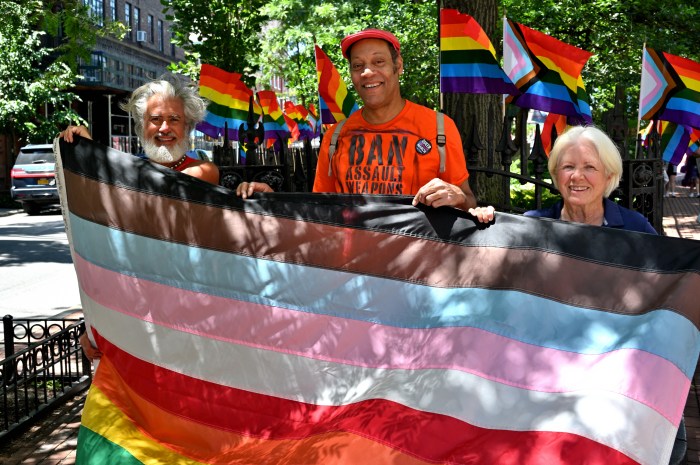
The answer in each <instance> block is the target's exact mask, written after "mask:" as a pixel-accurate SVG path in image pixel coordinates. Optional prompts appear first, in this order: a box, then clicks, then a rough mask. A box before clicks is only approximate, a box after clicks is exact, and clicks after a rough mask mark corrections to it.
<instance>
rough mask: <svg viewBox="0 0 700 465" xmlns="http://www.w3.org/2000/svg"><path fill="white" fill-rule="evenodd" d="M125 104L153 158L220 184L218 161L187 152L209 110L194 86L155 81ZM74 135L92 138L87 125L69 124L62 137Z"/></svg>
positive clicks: (71, 139)
mask: <svg viewBox="0 0 700 465" xmlns="http://www.w3.org/2000/svg"><path fill="white" fill-rule="evenodd" d="M121 107H122V109H124V110H125V111H127V112H129V113H130V114H131V115H132V117H133V119H134V131H135V132H136V135H137V136H138V138H139V140H140V141H141V146H142V147H143V150H144V153H145V154H146V157H148V159H149V160H151V161H152V162H154V163H158V164H159V165H163V166H165V167H168V168H171V169H174V170H176V171H181V172H183V173H185V174H188V175H190V176H193V177H195V178H198V179H202V180H203V181H207V182H210V183H212V184H218V182H219V169H218V168H217V167H216V165H215V164H214V163H211V162H207V161H203V160H196V159H194V158H190V157H188V156H187V154H186V152H187V149H188V148H189V145H190V141H189V134H190V132H191V131H192V130H193V129H194V127H195V125H196V124H197V123H198V122H200V121H202V119H203V118H204V114H205V112H206V103H205V102H204V100H203V99H202V98H201V97H200V96H199V95H197V93H196V92H195V91H194V89H192V88H191V87H189V86H186V85H184V84H180V83H178V82H175V83H171V82H169V81H165V80H159V81H152V82H149V83H147V84H144V85H142V86H141V87H139V88H137V89H136V90H134V91H133V92H132V94H131V98H130V99H129V101H128V102H126V103H124V104H123V105H121ZM73 135H79V136H82V137H86V138H88V139H91V138H92V137H91V136H90V132H89V131H88V129H87V128H86V127H85V126H68V127H67V128H66V129H65V130H64V131H62V132H61V133H60V134H59V137H63V138H64V139H65V140H66V142H73Z"/></svg>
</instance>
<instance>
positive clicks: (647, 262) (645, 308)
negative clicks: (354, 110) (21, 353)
mask: <svg viewBox="0 0 700 465" xmlns="http://www.w3.org/2000/svg"><path fill="white" fill-rule="evenodd" d="M60 144H61V146H60V148H61V150H60V152H61V156H59V157H58V160H57V164H58V168H57V172H58V179H59V183H60V184H59V185H60V191H61V198H62V202H63V207H64V210H63V211H64V215H65V220H66V230H67V232H68V235H69V238H70V243H71V252H72V254H73V260H74V263H75V267H76V271H77V274H78V280H79V284H80V289H81V296H82V302H83V310H84V313H85V316H86V319H87V320H88V322H89V324H90V325H91V334H92V336H93V337H94V339H95V340H96V341H97V343H98V344H99V347H100V349H101V350H102V352H103V353H104V357H103V359H102V360H101V362H100V365H99V367H98V369H97V372H96V375H95V378H94V382H93V385H92V387H91V391H90V394H89V396H88V400H87V402H86V405H85V408H84V413H83V422H82V426H81V431H80V436H79V444H78V462H79V463H81V464H84V465H90V464H97V463H100V464H104V463H110V464H132V463H133V464H138V463H143V464H148V465H150V464H164V463H182V464H195V463H196V464H201V463H207V464H220V463H241V464H244V463H245V464H247V463H270V464H299V463H304V464H314V463H318V464H327V463H373V464H378V463H387V464H416V465H419V464H420V465H427V464H434V463H444V464H448V463H450V464H454V463H477V464H494V463H499V464H513V465H515V464H518V465H521V464H525V465H530V464H533V465H534V464H539V463H548V464H579V463H584V462H585V463H588V464H601V465H602V464H606V465H607V464H635V463H640V464H648V465H652V464H654V465H658V464H659V463H665V462H664V461H666V462H667V461H668V457H669V455H670V451H671V447H672V444H673V439H674V436H675V433H676V430H677V428H678V424H679V421H680V418H681V415H682V412H683V406H684V404H685V398H686V396H687V393H688V389H689V386H690V377H691V376H692V374H693V372H694V369H695V365H696V362H697V356H698V350H699V349H700V340H699V339H698V335H699V333H698V324H699V323H700V315H699V314H700V309H698V306H697V299H696V297H695V294H696V290H697V288H698V286H699V285H700V245H698V244H697V243H696V242H694V241H688V240H682V239H675V238H667V237H661V236H653V235H645V234H640V233H628V232H625V231H617V230H609V229H606V228H593V227H589V226H584V225H576V224H568V223H561V222H555V221H548V220H541V219H535V218H525V217H520V216H515V215H508V214H499V215H498V217H497V219H496V223H495V224H493V225H491V226H490V227H483V226H480V225H477V224H475V223H474V221H472V220H471V219H470V218H469V217H468V215H466V214H464V213H462V212H460V211H457V210H453V209H430V208H415V207H413V206H411V204H410V202H411V198H410V197H382V196H378V197H363V196H338V195H323V194H270V195H267V196H259V197H256V198H255V199H253V200H249V201H242V200H240V199H239V198H237V197H236V196H235V195H233V193H232V192H231V191H229V190H227V189H224V188H221V187H218V186H212V185H210V184H207V183H204V182H201V181H198V180H196V179H194V178H191V177H188V176H186V175H183V174H181V173H177V172H174V171H172V170H168V169H164V168H162V167H160V166H157V165H154V164H152V163H150V162H148V161H146V160H141V159H138V158H136V157H131V156H128V155H126V154H123V153H120V152H117V151H115V150H113V149H109V148H106V147H103V146H100V145H97V144H95V143H94V142H92V141H87V140H80V141H79V143H78V144H77V145H69V144H66V143H65V142H61V143H60ZM591 244H595V246H591ZM639 250H644V251H645V253H644V254H640V253H639Z"/></svg>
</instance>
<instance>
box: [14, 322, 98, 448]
mask: <svg viewBox="0 0 700 465" xmlns="http://www.w3.org/2000/svg"><path fill="white" fill-rule="evenodd" d="M83 331H85V323H84V322H83V320H82V319H64V320H46V319H32V318H28V319H14V318H13V317H12V316H10V315H7V316H5V317H4V318H3V349H4V357H3V359H2V361H0V380H2V384H1V388H0V422H2V423H1V424H0V439H2V438H4V437H6V436H8V435H10V434H14V433H15V432H18V431H21V430H23V429H24V428H25V427H26V426H28V425H29V424H31V423H32V422H33V421H35V420H36V418H37V417H38V416H39V415H40V414H41V413H43V412H48V411H50V409H51V408H52V407H54V406H55V405H57V404H58V403H60V402H63V401H65V400H67V399H69V398H71V397H72V396H74V395H75V394H77V393H78V392H80V391H82V390H84V389H86V388H87V387H88V386H89V385H90V382H91V381H92V370H91V364H90V362H89V361H88V360H87V359H86V358H85V357H84V356H83V354H82V350H81V348H80V343H79V341H78V338H79V337H80V335H81V334H82V333H83Z"/></svg>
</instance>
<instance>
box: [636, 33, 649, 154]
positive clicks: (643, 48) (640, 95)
mask: <svg viewBox="0 0 700 465" xmlns="http://www.w3.org/2000/svg"><path fill="white" fill-rule="evenodd" d="M646 50H647V41H646V40H644V45H642V75H644V57H645V56H646ZM640 78H641V76H640ZM638 106H639V108H638V109H637V132H636V133H635V139H634V158H635V159H636V158H637V153H638V152H639V143H638V142H637V139H638V138H639V127H640V125H641V123H642V120H641V116H642V115H641V111H642V83H641V80H640V82H639V103H638Z"/></svg>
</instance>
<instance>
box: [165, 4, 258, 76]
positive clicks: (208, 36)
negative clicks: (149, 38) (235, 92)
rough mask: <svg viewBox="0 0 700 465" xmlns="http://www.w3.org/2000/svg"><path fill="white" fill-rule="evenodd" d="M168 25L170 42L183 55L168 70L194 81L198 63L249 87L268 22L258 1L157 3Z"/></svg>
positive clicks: (197, 74) (255, 69)
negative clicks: (233, 76) (233, 75)
mask: <svg viewBox="0 0 700 465" xmlns="http://www.w3.org/2000/svg"><path fill="white" fill-rule="evenodd" d="M161 4H162V5H163V7H164V10H163V11H164V12H165V13H166V19H167V20H168V21H172V26H171V27H172V33H173V38H172V39H171V41H172V42H173V43H174V44H175V45H177V46H179V47H182V49H183V50H184V51H185V60H184V61H183V62H180V63H173V64H172V65H171V70H173V71H175V72H180V73H182V74H186V75H188V76H190V77H191V78H193V79H195V80H196V79H198V76H199V63H208V64H211V65H214V66H217V67H219V68H221V69H223V70H226V71H229V72H237V73H241V74H243V79H244V81H246V82H247V84H249V85H252V84H253V82H252V76H253V74H254V73H255V72H256V71H257V70H258V65H257V60H256V57H257V56H258V54H259V53H260V49H261V40H260V39H261V38H260V35H259V34H260V30H261V28H262V27H263V24H265V23H266V22H267V21H268V18H267V17H266V16H265V14H261V13H260V9H261V8H262V6H263V5H264V4H265V2H263V1H262V0H210V1H206V2H202V1H200V0H161Z"/></svg>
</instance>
